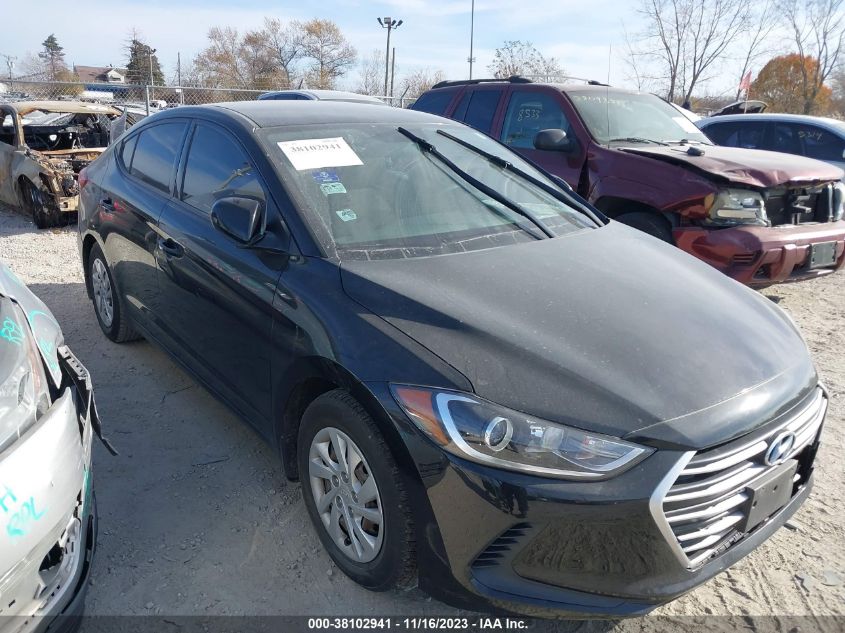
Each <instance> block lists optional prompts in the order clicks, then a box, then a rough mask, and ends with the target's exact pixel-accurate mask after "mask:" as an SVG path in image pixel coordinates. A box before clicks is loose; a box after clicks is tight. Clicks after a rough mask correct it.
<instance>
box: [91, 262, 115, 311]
mask: <svg viewBox="0 0 845 633" xmlns="http://www.w3.org/2000/svg"><path fill="white" fill-rule="evenodd" d="M91 289H92V290H93V291H94V305H95V306H96V308H97V314H99V315H100V319H101V320H102V321H103V325H105V326H106V327H111V324H112V320H113V319H114V299H113V297H112V289H111V281H110V280H109V273H108V271H107V270H106V266H105V264H103V262H102V260H100V259H99V258H97V259H94V263H93V264H92V265H91Z"/></svg>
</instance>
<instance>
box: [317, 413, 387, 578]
mask: <svg viewBox="0 0 845 633" xmlns="http://www.w3.org/2000/svg"><path fill="white" fill-rule="evenodd" d="M308 470H309V473H308V474H309V483H310V485H311V491H312V493H313V496H314V503H315V505H316V507H317V514H318V515H319V516H320V520H321V522H322V524H323V527H324V528H325V530H326V531H327V532H328V534H329V536H330V537H331V539H332V541H334V543H335V545H337V547H338V548H339V549H340V551H341V552H343V553H344V554H345V555H346V556H347V557H349V558H350V559H351V560H353V561H355V562H357V563H368V562H370V561H372V560H373V559H374V558H375V557H376V556H378V554H379V551H381V546H382V542H383V541H384V528H385V526H384V514H383V508H382V505H381V497H380V495H379V489H378V485H377V483H376V480H375V476H374V475H373V472H372V470H371V469H370V466H369V464H368V463H367V460H366V458H365V457H364V455H363V453H362V452H361V449H360V448H358V445H357V444H355V442H353V441H352V438H350V437H349V436H348V435H347V434H346V433H344V432H343V431H341V430H339V429H336V428H334V427H325V428H323V429H320V431H319V432H318V433H317V434H316V435H315V436H314V439H313V440H312V441H311V448H310V451H309V454H308Z"/></svg>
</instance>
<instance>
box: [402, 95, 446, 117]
mask: <svg viewBox="0 0 845 633" xmlns="http://www.w3.org/2000/svg"><path fill="white" fill-rule="evenodd" d="M454 95H455V91H454V90H432V91H430V92H426V93H425V94H424V95H422V96H421V97H420V98H419V99H417V100H416V101H415V102H414V105H412V106H411V109H412V110H419V111H420V112H428V113H430V114H439V115H443V114H445V113H446V108H448V107H449V103H450V102H451V101H452V97H453V96H454Z"/></svg>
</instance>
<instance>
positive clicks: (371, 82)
mask: <svg viewBox="0 0 845 633" xmlns="http://www.w3.org/2000/svg"><path fill="white" fill-rule="evenodd" d="M355 92H359V93H361V94H363V95H380V94H381V93H382V92H384V53H383V52H382V51H380V50H378V49H375V50H373V52H372V54H371V55H370V56H369V57H367V58H366V59H364V60H363V61H362V62H361V64H360V65H359V67H358V82H357V85H356V87H355Z"/></svg>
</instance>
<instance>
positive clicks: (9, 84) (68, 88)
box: [0, 79, 414, 114]
mask: <svg viewBox="0 0 845 633" xmlns="http://www.w3.org/2000/svg"><path fill="white" fill-rule="evenodd" d="M264 92H267V91H266V90H247V89H239V88H202V87H196V86H148V85H143V84H124V83H79V82H62V81H29V80H19V79H11V80H0V101H7V102H10V101H32V100H51V101H52V100H60V101H89V102H94V103H107V104H111V105H116V106H124V107H126V108H128V109H132V110H136V111H138V112H139V113H141V112H143V113H144V114H150V113H152V112H157V111H158V110H161V109H163V108H170V107H175V106H182V105H202V104H205V103H220V102H224V101H252V100H254V99H257V98H258V96H259V95H261V94H263V93H264ZM375 96H376V98H378V99H381V100H382V101H384V102H385V103H386V104H388V105H391V106H395V107H400V108H404V107H407V106H409V105H410V104H412V103H413V102H414V99H410V98H403V97H389V96H383V95H375Z"/></svg>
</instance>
